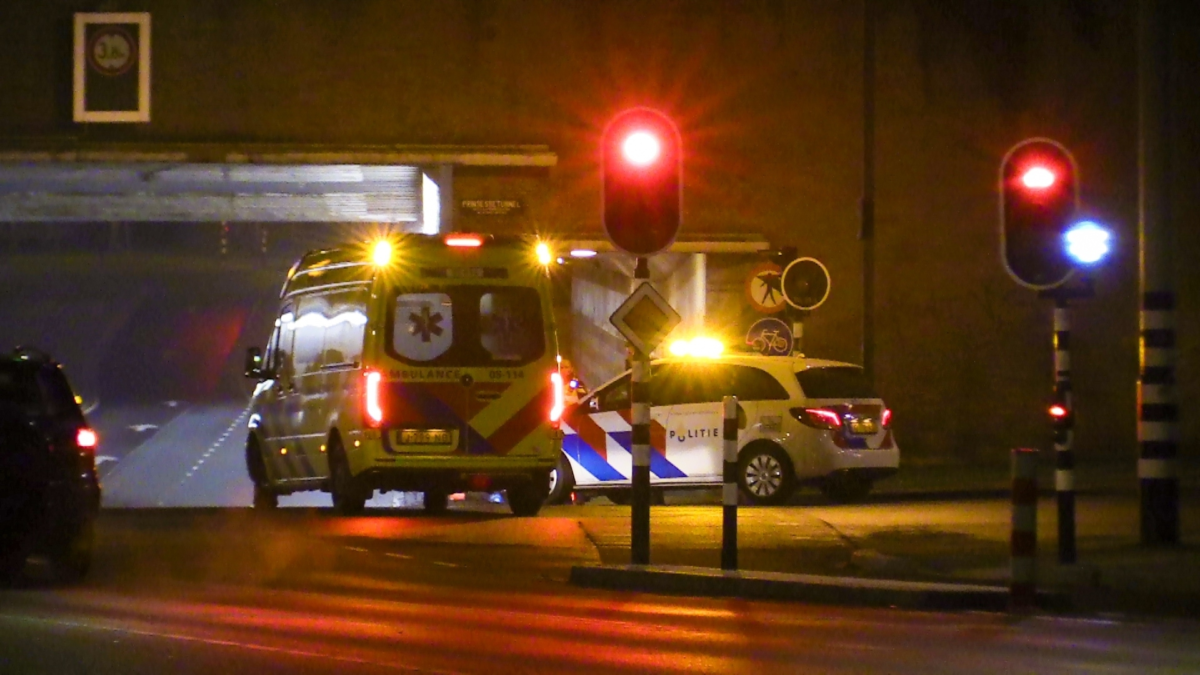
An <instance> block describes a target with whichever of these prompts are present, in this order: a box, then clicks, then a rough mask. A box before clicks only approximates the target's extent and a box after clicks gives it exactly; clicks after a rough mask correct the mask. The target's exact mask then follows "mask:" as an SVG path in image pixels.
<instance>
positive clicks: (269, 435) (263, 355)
mask: <svg viewBox="0 0 1200 675" xmlns="http://www.w3.org/2000/svg"><path fill="white" fill-rule="evenodd" d="M535 246H536V242H530V241H529V240H526V239H518V238H512V239H506V238H501V237H493V236H490V235H479V234H463V233H454V234H450V235H446V236H427V235H402V236H396V237H392V238H390V239H386V240H382V241H379V242H376V243H373V244H363V245H350V246H345V247H341V248H333V249H326V250H320V251H313V252H310V253H308V254H306V255H304V256H303V257H302V258H301V259H300V260H299V261H298V262H297V263H296V264H295V265H294V266H293V267H292V269H291V271H290V272H289V273H288V276H287V280H286V282H285V283H284V286H283V289H282V291H281V293H280V306H279V311H278V313H277V319H276V321H275V327H274V331H273V333H272V334H271V337H270V339H269V341H268V343H267V346H266V349H265V350H261V349H259V348H251V349H250V350H249V351H248V353H247V355H246V375H247V377H250V378H253V379H255V380H257V386H256V387H255V390H254V394H253V396H252V399H251V404H250V406H251V409H250V418H249V423H248V433H247V437H246V465H247V470H248V471H249V474H250V478H251V479H252V480H253V482H254V505H255V506H256V507H260V508H271V507H275V506H276V505H277V504H278V498H279V496H280V495H286V494H291V493H294V492H302V491H311V490H321V491H326V492H329V493H331V495H332V497H333V505H334V509H335V510H336V511H338V512H339V513H343V514H352V513H357V512H360V511H362V510H363V508H364V506H365V504H366V502H367V500H368V499H369V498H370V497H371V496H372V494H373V493H374V492H375V491H376V490H379V491H383V492H386V491H391V490H404V491H417V492H423V493H424V499H425V509H426V510H427V511H432V512H436V511H441V510H444V509H445V508H446V505H447V498H448V496H449V495H450V494H451V493H454V492H462V491H468V490H477V491H490V492H495V491H505V492H506V496H507V500H508V503H509V505H510V507H511V508H512V511H513V513H515V514H517V515H533V514H535V513H537V511H538V510H539V508H540V507H541V504H542V502H543V500H544V499H545V497H546V494H547V491H548V477H549V473H550V471H551V469H553V468H554V467H555V464H556V462H557V460H558V456H559V453H560V448H561V439H562V432H561V430H560V429H559V424H560V418H561V416H562V412H563V408H564V403H563V393H562V392H563V387H562V378H561V375H560V374H559V372H558V365H557V353H558V349H557V343H556V337H555V327H554V321H553V312H552V307H551V298H550V290H549V279H548V275H547V272H546V268H545V266H544V264H543V263H542V262H539V259H538V258H539V257H540V256H538V255H535V250H536V248H535Z"/></svg>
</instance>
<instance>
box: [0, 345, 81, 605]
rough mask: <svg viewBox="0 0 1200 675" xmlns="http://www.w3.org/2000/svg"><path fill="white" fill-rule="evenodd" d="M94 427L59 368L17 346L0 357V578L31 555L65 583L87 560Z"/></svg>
mask: <svg viewBox="0 0 1200 675" xmlns="http://www.w3.org/2000/svg"><path fill="white" fill-rule="evenodd" d="M95 450H96V433H95V431H93V430H92V429H91V428H90V427H89V426H88V424H87V420H86V419H85V418H84V414H83V411H82V410H81V409H80V407H79V400H78V399H77V398H76V396H75V393H74V391H73V390H72V389H71V385H70V383H69V382H68V380H67V377H66V375H65V374H64V373H63V370H62V367H61V366H60V365H59V364H58V363H57V362H56V361H54V360H53V359H52V358H50V357H49V356H48V355H46V354H44V353H42V352H39V351H36V350H32V349H27V348H21V347H18V348H17V349H15V350H13V351H12V352H10V353H8V354H3V355H0V583H12V582H13V581H16V580H17V579H19V578H21V576H22V573H23V571H24V569H25V565H26V562H27V561H28V560H29V559H30V558H31V557H44V558H45V560H46V562H47V563H48V564H49V569H50V571H51V572H52V573H53V575H54V577H55V578H56V579H58V580H60V581H73V580H77V579H79V578H81V577H83V576H84V575H85V574H86V573H87V570H88V567H89V566H90V565H91V560H92V548H93V544H94V529H95V519H96V513H97V512H98V511H99V508H100V483H99V481H98V479H97V477H96V460H95Z"/></svg>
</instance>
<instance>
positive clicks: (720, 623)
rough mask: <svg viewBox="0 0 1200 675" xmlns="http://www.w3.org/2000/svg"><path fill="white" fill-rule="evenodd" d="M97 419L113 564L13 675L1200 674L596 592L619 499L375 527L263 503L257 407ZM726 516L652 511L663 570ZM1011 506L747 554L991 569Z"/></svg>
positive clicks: (809, 520) (1187, 645) (870, 519)
mask: <svg viewBox="0 0 1200 675" xmlns="http://www.w3.org/2000/svg"><path fill="white" fill-rule="evenodd" d="M93 422H94V424H95V425H96V426H97V427H98V428H99V429H100V431H101V437H102V439H106V440H104V441H102V449H101V454H102V455H105V456H106V457H111V459H108V460H106V461H105V462H104V463H103V464H102V467H103V469H104V470H103V480H104V485H105V491H106V492H105V504H106V508H105V509H104V510H103V511H102V514H101V520H100V529H99V541H100V545H99V549H98V551H97V559H96V563H95V567H94V569H93V571H92V574H91V575H90V576H89V578H88V579H87V580H86V581H85V582H84V583H83V584H81V585H79V586H76V587H66V588H64V587H58V586H55V585H53V584H50V583H48V580H46V579H45V576H44V571H43V570H42V568H41V566H40V565H39V564H37V563H35V564H34V565H33V566H32V567H31V574H30V580H29V581H28V582H27V583H26V584H25V585H24V586H23V587H21V588H18V589H15V590H9V591H6V592H4V593H3V594H0V672H5V673H8V672H13V673H76V672H78V673H105V672H113V673H162V672H173V673H193V672H194V673H200V672H204V673H210V672H213V671H220V672H228V673H241V672H247V673H249V672H253V673H262V672H289V673H290V672H295V673H324V672H339V673H375V672H412V673H562V672H571V673H622V672H629V673H635V672H636V673H650V672H662V673H672V672H689V673H692V672H698V673H755V674H756V675H757V674H758V673H776V672H778V673H880V672H888V673H922V674H927V673H1005V674H1006V675H1007V674H1008V673H1013V672H1036V673H1078V672H1101V671H1103V672H1105V673H1153V672H1163V673H1167V672H1171V673H1175V672H1193V671H1197V670H1200V645H1198V644H1197V643H1196V642H1195V639H1194V638H1195V635H1196V628H1197V624H1196V623H1195V622H1194V621H1190V620H1170V619H1162V618H1157V619H1153V620H1141V619H1135V618H1131V617H1126V616H1088V617H1078V616H1076V617H1069V616H1051V615H1045V614H1032V615H1010V614H1004V613H986V612H970V611H965V612H921V611H912V610H895V609H886V608H880V609H855V608H847V607H838V606H828V605H815V604H805V603H782V602H768V601H747V600H738V599H719V598H703V597H675V596H659V595H647V594H640V593H633V592H621V591H604V590H592V589H584V588H579V587H576V586H572V585H570V584H569V583H568V582H567V579H568V575H569V572H570V569H571V568H572V566H576V565H588V564H596V563H600V562H627V561H628V525H629V520H628V518H629V516H628V513H629V511H628V509H627V508H623V507H617V506H611V505H607V504H605V503H604V500H597V501H596V502H593V503H592V504H589V505H586V506H570V505H568V506H559V507H551V508H547V509H545V510H544V511H543V513H542V514H541V515H540V516H539V517H536V518H515V517H513V516H511V515H509V514H508V511H507V508H506V507H505V506H504V505H503V504H495V503H491V502H490V501H488V500H487V499H486V498H483V497H472V498H470V499H467V500H463V501H460V502H457V503H455V504H453V505H452V509H451V512H450V513H449V514H448V515H446V516H444V517H426V516H424V515H422V514H421V512H420V511H419V509H418V502H417V501H416V500H411V499H409V498H407V497H404V496H400V495H395V494H389V495H383V496H379V497H377V498H376V499H375V500H373V504H374V508H372V509H371V510H370V511H369V512H368V515H366V516H364V517H359V518H336V517H333V516H332V514H330V512H329V510H328V509H327V508H324V507H325V505H327V504H328V498H327V497H325V496H324V495H318V494H312V495H298V496H296V497H294V498H293V499H294V500H295V502H294V504H295V506H294V507H293V508H282V509H279V510H278V511H276V512H270V513H265V514H264V513H262V512H256V511H254V510H252V509H249V508H246V507H247V505H248V504H249V501H250V486H249V481H248V480H247V479H246V477H245V471H244V468H243V467H242V460H241V452H242V445H241V443H242V438H241V429H242V425H244V408H243V407H242V406H241V405H239V404H234V403H230V404H225V405H218V404H209V405H193V404H189V403H187V402H181V401H177V402H175V403H174V405H171V404H170V403H169V402H167V401H163V402H161V403H158V404H154V403H151V404H146V405H139V406H136V407H129V408H119V407H110V408H107V409H104V408H101V409H97V410H96V411H95V412H94V415H93ZM114 439H124V440H121V441H120V442H117V441H115V440H114ZM114 446H116V447H114ZM705 501H706V497H705V496H704V495H703V494H694V495H691V496H686V497H684V498H674V497H673V498H672V503H673V505H668V506H666V507H656V508H655V509H654V510H653V521H652V538H653V547H652V556H653V559H654V561H655V562H656V563H677V564H701V565H714V566H715V565H716V564H717V561H718V560H719V553H718V550H717V543H718V542H719V541H720V508H719V507H717V506H715V505H709V504H706V503H704V502H705ZM397 505H398V506H400V507H401V508H395V507H396V506H397ZM117 507H124V508H117ZM181 507H189V508H181ZM1006 508H1007V505H1006V502H1005V500H1004V499H1002V498H973V499H950V500H938V501H934V500H927V499H922V498H921V497H919V496H912V495H909V496H907V497H902V498H892V497H883V498H879V499H877V500H876V501H875V502H874V503H871V504H867V505H862V506H852V507H846V506H837V507H835V506H829V505H826V504H823V503H821V502H820V501H819V499H818V498H817V497H815V496H812V497H810V496H803V497H801V498H800V499H799V500H798V502H797V505H794V506H789V507H777V508H756V509H743V510H742V511H741V514H740V516H741V520H740V524H739V527H740V534H741V540H740V543H741V544H742V555H741V559H742V561H743V566H744V567H746V568H750V567H754V568H759V569H770V568H771V567H772V566H777V567H780V568H794V567H795V566H796V565H804V566H811V567H815V568H820V569H827V570H831V571H841V572H843V573H854V574H864V575H870V574H873V573H874V574H879V575H883V576H886V575H888V574H889V573H890V572H892V571H894V570H889V569H888V568H887V565H888V564H890V563H888V560H889V559H891V558H890V553H884V552H885V551H886V552H894V551H897V550H905V547H909V548H910V549H911V550H912V551H914V552H919V551H934V552H936V553H937V558H936V559H939V560H940V559H944V558H946V557H947V556H951V557H952V556H954V555H967V556H969V555H970V554H971V552H972V551H974V552H975V553H981V552H982V553H985V554H986V555H985V558H986V559H988V560H991V559H992V558H990V557H988V556H993V555H995V554H997V551H996V550H992V549H995V548H996V547H997V546H1002V545H1003V542H1005V541H1006V534H1007V533H1006V532H1000V533H997V532H996V531H995V530H996V529H997V527H998V526H999V527H1001V528H1003V527H1004V526H1005V523H1006V522H1007V521H1006ZM1119 508H1120V507H1119V505H1116V504H1105V503H1104V501H1103V498H1098V501H1096V502H1095V504H1094V508H1089V509H1086V510H1084V511H1083V513H1084V518H1085V520H1086V522H1087V523H1088V524H1087V525H1086V526H1085V525H1083V524H1082V523H1081V532H1088V533H1090V532H1092V530H1093V529H1094V528H1101V529H1104V528H1106V527H1107V528H1108V529H1112V528H1111V527H1108V526H1106V525H1105V521H1106V519H1109V518H1112V517H1113V516H1112V515H1111V514H1110V515H1105V513H1104V512H1105V511H1106V510H1107V509H1119ZM1114 534H1115V535H1120V534H1121V533H1119V532H1118V533H1114ZM1089 536H1090V534H1089ZM889 537H890V538H891V539H890V540H886V539H887V538H889ZM885 540H886V541H885ZM898 547H899V548H898ZM983 549H987V550H986V551H985V550H983ZM872 552H875V554H874V555H873V554H872ZM1000 553H1001V554H1002V553H1003V552H1002V551H1000ZM931 559H933V558H931ZM981 559H983V558H981ZM911 560H917V561H919V560H920V556H915V557H914V558H912V559H911ZM911 560H910V561H909V562H906V563H904V564H916V563H913V562H911ZM927 571H928V572H929V573H930V574H943V573H944V572H945V571H946V570H936V569H931V570H927ZM1000 571H1002V570H1000ZM908 572H909V573H913V572H914V570H911V569H910V570H908ZM916 572H920V570H916Z"/></svg>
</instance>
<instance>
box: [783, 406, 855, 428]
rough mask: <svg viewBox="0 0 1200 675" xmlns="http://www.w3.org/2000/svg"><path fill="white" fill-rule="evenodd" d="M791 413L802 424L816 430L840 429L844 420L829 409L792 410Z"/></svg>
mask: <svg viewBox="0 0 1200 675" xmlns="http://www.w3.org/2000/svg"><path fill="white" fill-rule="evenodd" d="M789 412H791V413H792V417H795V418H796V419H797V420H799V421H800V422H801V423H802V424H805V425H807V426H810V427H812V428H814V429H840V428H841V427H842V418H841V417H840V416H839V415H838V414H837V412H835V411H833V410H830V409H828V408H792V409H791V410H790V411H789Z"/></svg>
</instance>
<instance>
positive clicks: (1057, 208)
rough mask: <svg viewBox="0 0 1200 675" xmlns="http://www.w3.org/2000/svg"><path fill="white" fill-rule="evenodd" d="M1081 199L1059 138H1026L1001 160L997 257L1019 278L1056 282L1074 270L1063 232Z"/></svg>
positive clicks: (1037, 283) (1033, 284) (1029, 282)
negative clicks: (1054, 139) (1056, 139)
mask: <svg viewBox="0 0 1200 675" xmlns="http://www.w3.org/2000/svg"><path fill="white" fill-rule="evenodd" d="M1078 205H1079V184H1078V180H1077V178H1076V170H1075V159H1074V157H1072V156H1071V153H1070V152H1069V151H1068V150H1067V149H1066V148H1065V147H1063V146H1062V145H1060V144H1059V143H1057V142H1055V141H1052V140H1050V139H1048V138H1030V139H1027V140H1024V141H1021V142H1020V143H1018V144H1016V145H1015V146H1013V148H1012V149H1011V150H1009V151H1008V153H1007V154H1006V155H1005V156H1004V159H1003V161H1001V163H1000V257H1001V262H1002V263H1003V264H1004V268H1005V269H1006V270H1007V271H1008V273H1009V275H1010V276H1012V278H1013V279H1015V280H1016V281H1017V283H1019V284H1021V285H1023V286H1027V287H1029V288H1033V289H1038V290H1042V289H1049V288H1054V287H1055V286H1058V285H1060V284H1062V283H1063V282H1064V281H1066V280H1067V279H1068V278H1069V277H1070V276H1071V273H1072V272H1074V270H1075V267H1074V262H1073V261H1072V260H1071V258H1070V257H1069V256H1068V255H1067V251H1066V248H1065V244H1064V241H1063V235H1064V234H1066V231H1067V230H1068V229H1069V228H1070V226H1071V224H1072V221H1073V220H1074V216H1075V213H1076V211H1077V210H1078Z"/></svg>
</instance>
